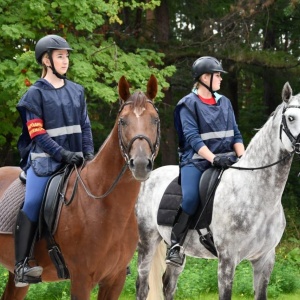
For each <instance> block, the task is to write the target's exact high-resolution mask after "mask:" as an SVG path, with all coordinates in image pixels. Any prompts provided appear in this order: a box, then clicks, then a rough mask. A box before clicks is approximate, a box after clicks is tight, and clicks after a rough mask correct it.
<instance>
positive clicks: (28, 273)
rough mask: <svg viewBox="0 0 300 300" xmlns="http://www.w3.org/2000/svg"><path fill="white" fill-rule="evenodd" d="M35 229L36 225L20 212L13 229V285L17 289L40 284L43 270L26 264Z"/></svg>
mask: <svg viewBox="0 0 300 300" xmlns="http://www.w3.org/2000/svg"><path fill="white" fill-rule="evenodd" d="M36 229H37V223H35V222H31V221H30V220H29V219H28V217H27V216H26V214H25V213H24V212H23V211H22V210H20V211H19V214H18V217H17V223H16V228H15V257H16V265H15V285H16V286H17V287H23V286H26V285H28V284H30V283H38V282H41V274H42V272H43V268H42V267H40V266H34V267H31V266H30V265H29V264H28V260H29V256H30V250H31V246H32V244H33V242H34V236H35V233H36Z"/></svg>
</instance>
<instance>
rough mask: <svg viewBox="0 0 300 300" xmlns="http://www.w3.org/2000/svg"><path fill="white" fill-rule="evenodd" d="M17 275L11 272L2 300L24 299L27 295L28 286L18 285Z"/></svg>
mask: <svg viewBox="0 0 300 300" xmlns="http://www.w3.org/2000/svg"><path fill="white" fill-rule="evenodd" d="M14 278H15V275H14V274H12V273H10V272H9V275H8V280H7V283H6V287H5V290H4V293H3V294H2V297H1V300H12V299H13V300H23V299H25V297H26V294H27V291H28V288H29V285H28V286H25V287H21V288H20V287H18V288H17V287H16V286H15V281H14Z"/></svg>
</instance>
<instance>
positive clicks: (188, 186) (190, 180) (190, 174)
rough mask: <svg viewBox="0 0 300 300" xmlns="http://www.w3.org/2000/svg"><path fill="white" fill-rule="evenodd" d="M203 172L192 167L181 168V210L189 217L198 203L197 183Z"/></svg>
mask: <svg viewBox="0 0 300 300" xmlns="http://www.w3.org/2000/svg"><path fill="white" fill-rule="evenodd" d="M202 174H203V171H200V170H199V169H197V168H196V167H195V166H194V165H186V166H184V167H182V168H181V189H182V209H183V211H184V212H186V213H187V214H189V215H193V214H194V213H195V212H196V210H197V208H198V205H199V203H200V195H199V181H200V178H201V176H202Z"/></svg>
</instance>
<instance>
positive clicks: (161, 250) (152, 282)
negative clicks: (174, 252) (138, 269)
mask: <svg viewBox="0 0 300 300" xmlns="http://www.w3.org/2000/svg"><path fill="white" fill-rule="evenodd" d="M166 251H167V247H166V244H165V242H164V241H163V240H162V241H161V242H160V243H159V244H158V247H157V249H156V252H155V254H154V256H153V260H152V264H151V269H150V273H149V287H150V291H149V294H148V297H147V300H163V299H164V295H163V285H162V276H163V274H164V272H165V270H166V262H165V260H166Z"/></svg>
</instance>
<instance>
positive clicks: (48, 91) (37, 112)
mask: <svg viewBox="0 0 300 300" xmlns="http://www.w3.org/2000/svg"><path fill="white" fill-rule="evenodd" d="M17 109H18V111H19V112H20V115H21V117H22V122H23V130H22V135H21V137H20V139H19V142H18V148H19V151H20V153H21V157H22V155H23V156H24V152H26V151H27V152H28V149H27V148H26V150H24V147H26V146H28V144H29V142H31V141H29V140H28V131H27V126H26V122H27V118H28V112H30V113H31V114H33V115H34V116H37V117H39V118H40V119H42V120H43V122H44V129H45V130H46V131H47V134H48V135H49V136H50V137H51V139H52V140H53V141H54V142H55V143H56V144H57V147H52V149H51V151H52V153H49V152H48V151H45V149H42V147H41V145H38V144H37V143H35V142H34V139H33V142H32V143H31V145H30V149H29V151H30V152H31V164H35V165H36V169H35V171H36V173H37V174H38V175H45V173H47V174H48V173H50V174H51V173H53V172H54V171H56V170H57V169H58V168H59V167H60V165H61V164H60V159H61V157H60V150H61V149H62V148H64V149H66V150H69V151H73V152H78V153H93V152H94V147H93V141H92V134H91V126H90V121H89V118H88V115H87V110H86V103H85V98H84V89H83V87H82V86H81V85H79V84H76V83H74V82H72V81H69V80H65V85H64V86H63V87H61V88H58V89H56V88H54V87H53V86H52V85H51V84H49V83H48V82H47V81H46V80H44V79H40V80H38V81H37V82H36V83H35V84H34V85H32V86H31V87H30V88H29V89H28V91H27V92H26V93H25V94H24V96H23V97H22V99H21V100H20V102H19V103H18V105H17ZM34 160H36V161H34ZM33 167H34V166H33ZM44 168H46V169H47V168H48V169H49V170H48V171H46V170H43V169H44Z"/></svg>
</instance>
